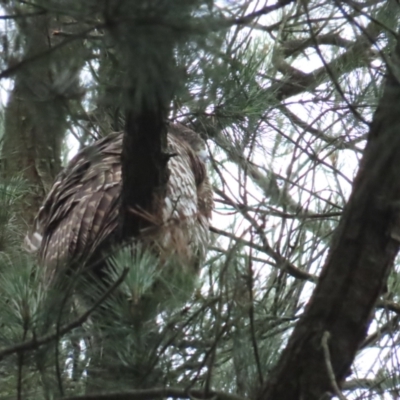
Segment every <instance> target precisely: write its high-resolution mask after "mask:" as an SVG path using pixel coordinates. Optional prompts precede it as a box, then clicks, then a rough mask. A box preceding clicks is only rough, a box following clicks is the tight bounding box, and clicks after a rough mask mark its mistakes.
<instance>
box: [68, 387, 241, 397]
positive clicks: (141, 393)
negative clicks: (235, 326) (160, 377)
mask: <svg viewBox="0 0 400 400" xmlns="http://www.w3.org/2000/svg"><path fill="white" fill-rule="evenodd" d="M160 398H163V399H165V398H172V399H193V398H196V399H204V400H206V399H209V400H246V398H244V397H240V396H237V395H235V394H230V393H225V392H220V391H216V390H211V391H209V392H208V396H207V397H205V396H204V390H200V389H191V390H187V389H181V388H173V387H169V388H154V389H138V390H129V391H128V390H127V391H125V392H114V393H101V394H86V395H82V396H71V397H64V400H152V399H160Z"/></svg>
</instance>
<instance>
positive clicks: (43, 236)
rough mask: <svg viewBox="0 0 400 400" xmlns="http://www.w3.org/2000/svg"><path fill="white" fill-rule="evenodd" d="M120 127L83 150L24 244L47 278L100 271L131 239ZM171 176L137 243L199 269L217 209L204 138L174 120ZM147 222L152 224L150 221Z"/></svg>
mask: <svg viewBox="0 0 400 400" xmlns="http://www.w3.org/2000/svg"><path fill="white" fill-rule="evenodd" d="M122 136H123V135H122V133H112V134H110V135H108V136H107V137H105V138H103V139H101V140H98V141H97V142H95V143H94V144H92V145H90V146H88V147H86V148H84V149H83V150H81V151H80V152H79V153H78V154H77V155H76V156H75V157H74V158H73V159H72V160H71V161H70V162H69V164H68V165H67V167H66V168H65V169H64V170H63V171H61V173H60V174H59V175H58V176H57V178H56V180H55V182H54V184H53V186H52V188H51V190H50V191H49V193H48V195H47V197H46V198H45V200H44V202H43V205H42V207H41V208H40V210H39V212H38V214H37V216H36V218H35V221H34V227H33V230H32V233H31V234H29V235H27V237H26V238H25V243H26V247H27V248H28V249H29V250H30V251H32V252H36V253H37V254H38V258H39V262H40V264H41V266H43V268H44V271H45V273H44V275H45V279H46V281H47V282H51V281H53V280H54V279H55V277H57V276H59V275H60V274H63V273H64V272H65V271H64V270H65V269H71V268H78V266H79V268H83V269H85V268H87V269H89V268H93V269H94V270H96V269H97V271H98V272H99V271H101V269H102V268H104V262H103V261H104V259H105V257H106V256H107V254H108V253H109V252H110V251H111V249H115V247H118V246H119V245H122V244H124V242H125V241H126V240H128V238H121V237H120V236H119V235H118V232H119V231H118V229H119V224H120V215H119V214H120V203H121V202H120V198H121V190H122V175H121V152H122ZM167 141H168V148H167V151H168V153H169V154H170V155H171V157H170V159H169V161H168V169H169V180H168V183H167V188H166V195H165V198H164V199H162V201H160V202H158V204H159V206H160V207H162V210H158V211H160V212H157V213H156V215H157V217H153V216H151V215H144V217H145V218H148V219H149V221H150V222H151V224H150V226H148V227H146V228H145V229H143V231H142V232H141V233H140V235H139V237H138V238H135V239H134V240H135V242H136V243H140V244H141V245H142V246H145V247H146V248H149V249H150V251H151V252H153V253H154V254H156V255H157V257H158V258H159V260H160V265H162V264H163V260H166V259H168V258H171V257H172V258H174V259H175V260H176V261H177V262H176V265H179V266H180V267H179V268H186V269H191V270H193V272H194V273H196V272H197V271H198V269H199V266H200V265H201V264H202V262H203V261H204V259H205V256H206V252H207V245H208V242H209V225H210V219H211V212H212V208H213V196H212V189H211V185H210V182H209V178H208V175H207V169H206V163H205V160H206V156H207V152H206V147H205V143H204V141H203V140H202V139H201V137H200V136H199V135H198V134H197V133H196V132H194V131H192V130H191V129H189V128H187V127H185V126H183V125H181V124H169V127H168V136H167ZM148 225H149V224H148Z"/></svg>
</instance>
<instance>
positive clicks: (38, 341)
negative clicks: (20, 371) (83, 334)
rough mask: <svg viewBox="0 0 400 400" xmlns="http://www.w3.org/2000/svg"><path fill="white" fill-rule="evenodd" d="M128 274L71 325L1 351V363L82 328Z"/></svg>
mask: <svg viewBox="0 0 400 400" xmlns="http://www.w3.org/2000/svg"><path fill="white" fill-rule="evenodd" d="M128 272H129V269H128V268H125V269H124V270H123V272H122V274H121V276H120V277H119V278H118V279H117V280H116V281H115V282H114V283H113V284H112V285H111V286H110V287H109V288H108V289H107V291H106V292H104V294H103V295H102V296H101V297H100V298H99V299H98V300H97V301H96V302H95V303H94V304H93V306H92V307H90V308H89V309H88V310H87V311H86V312H84V313H83V314H82V315H81V316H80V317H78V318H77V319H75V320H74V321H72V322H70V323H69V324H67V325H65V326H62V327H60V328H59V329H57V332H55V333H52V334H49V335H45V336H42V337H41V338H33V339H31V340H28V341H26V342H22V343H19V344H17V345H14V346H11V347H7V348H5V349H3V350H0V361H1V360H2V359H4V358H5V357H7V356H9V355H11V354H15V353H21V352H24V351H29V350H35V349H37V348H39V347H40V346H43V345H45V344H48V343H50V342H52V341H53V340H57V339H59V338H60V337H61V336H63V335H65V334H66V333H68V332H70V331H72V330H73V329H75V328H78V327H79V326H81V325H82V324H83V323H84V322H86V321H87V319H88V318H89V317H90V315H91V314H92V313H93V312H94V311H95V310H96V309H97V308H98V307H99V306H100V305H101V304H102V303H103V302H104V301H105V300H106V299H107V298H108V297H109V296H110V295H111V293H112V292H114V290H115V289H116V288H117V287H118V286H119V285H120V284H121V283H122V282H123V281H124V279H125V277H126V276H127V274H128Z"/></svg>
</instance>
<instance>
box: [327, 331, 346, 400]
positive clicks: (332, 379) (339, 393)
mask: <svg viewBox="0 0 400 400" xmlns="http://www.w3.org/2000/svg"><path fill="white" fill-rule="evenodd" d="M330 337H331V334H330V333H329V332H328V331H325V332H324V334H323V335H322V340H321V344H322V349H323V350H324V358H325V365H326V370H327V372H328V377H329V380H330V382H331V385H332V389H333V391H334V393H335V395H336V396H337V397H339V399H340V400H347V399H346V397H345V396H344V395H343V393H342V391H341V390H340V388H339V386H338V384H337V382H336V377H335V373H334V372H333V367H332V362H331V355H330V353H329V346H328V340H329V339H330Z"/></svg>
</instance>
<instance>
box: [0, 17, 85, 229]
mask: <svg viewBox="0 0 400 400" xmlns="http://www.w3.org/2000/svg"><path fill="white" fill-rule="evenodd" d="M58 24H59V22H58V21H55V19H54V17H49V16H47V15H41V16H37V17H35V18H31V19H29V20H25V21H24V22H23V23H21V25H20V26H19V28H20V34H21V36H22V40H23V41H24V58H30V57H32V56H35V55H38V54H43V56H42V57H39V58H38V59H37V60H36V61H33V62H30V63H28V64H26V65H25V66H24V67H21V68H19V69H17V73H16V75H15V80H14V88H13V90H12V93H11V94H10V97H9V100H8V103H7V108H6V112H5V133H4V142H3V147H2V169H3V177H4V178H6V179H7V180H8V179H11V178H14V177H19V178H22V179H23V180H24V181H25V183H26V186H27V188H26V189H27V190H26V191H25V194H24V196H23V198H22V200H21V203H20V204H18V205H17V210H16V211H17V215H18V217H19V218H18V223H19V225H21V226H30V225H31V224H32V221H33V218H34V216H35V214H36V212H37V210H38V208H39V206H40V204H41V203H42V200H43V197H44V196H45V194H46V192H47V191H48V189H49V188H50V186H51V184H52V183H53V180H54V178H55V176H56V174H57V173H58V172H59V170H60V168H61V160H60V156H61V147H62V141H63V138H64V134H65V132H66V129H67V115H68V101H69V100H70V99H71V98H73V97H76V96H77V93H78V92H77V88H78V73H79V70H80V66H81V60H80V59H79V56H78V54H79V52H77V49H78V48H79V47H80V46H81V45H80V44H79V43H77V42H74V43H71V45H69V46H64V47H63V49H62V51H61V52H57V53H52V54H51V57H50V56H46V52H48V51H49V50H50V49H51V48H52V47H53V46H54V45H55V44H56V43H57V42H58V41H59V40H61V39H58V38H54V37H52V30H53V29H55V28H56V26H58ZM72 54H73V56H72ZM63 57H69V63H70V64H69V65H68V64H67V65H66V63H65V59H63ZM78 95H79V94H78Z"/></svg>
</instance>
